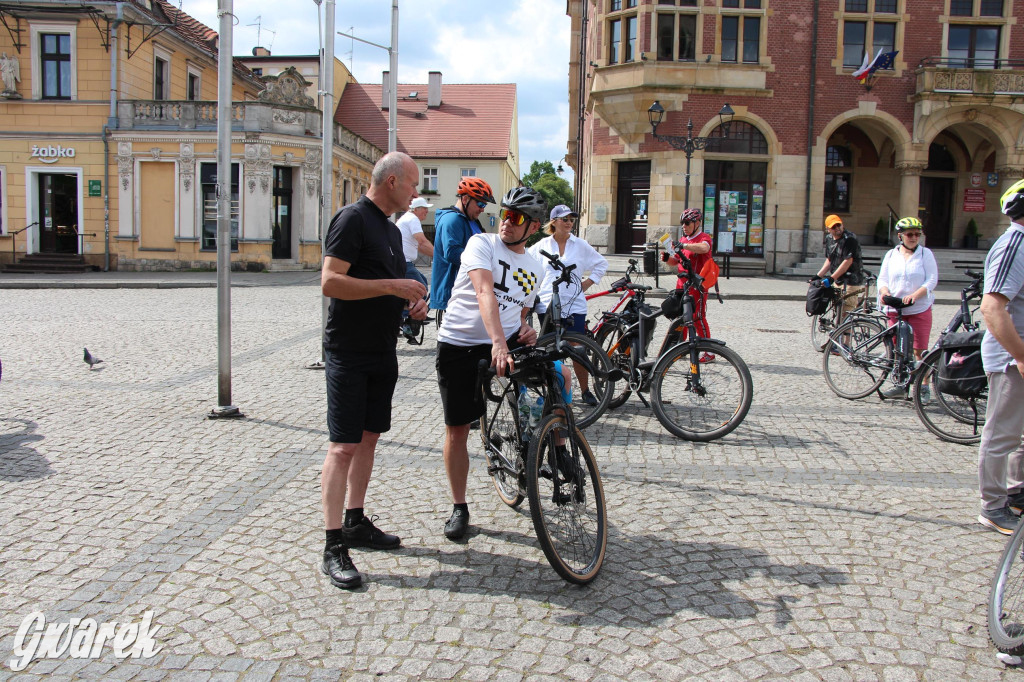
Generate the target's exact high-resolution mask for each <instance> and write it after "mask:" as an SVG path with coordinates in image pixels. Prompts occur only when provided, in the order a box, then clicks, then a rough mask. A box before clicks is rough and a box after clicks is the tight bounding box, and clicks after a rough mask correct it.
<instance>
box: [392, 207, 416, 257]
mask: <svg viewBox="0 0 1024 682" xmlns="http://www.w3.org/2000/svg"><path fill="white" fill-rule="evenodd" d="M395 225H397V226H398V229H399V230H401V231H402V251H404V252H405V260H406V261H407V262H409V263H413V262H415V261H416V257H417V256H419V250H420V247H419V245H417V243H416V234H417V233H419V232H422V231H423V226H422V225H421V224H420V219H419V218H417V217H416V214H415V213H413V212H412V211H407V212H406V213H405V214H404V215H402V217H401V218H399V219H398V222H397V223H395Z"/></svg>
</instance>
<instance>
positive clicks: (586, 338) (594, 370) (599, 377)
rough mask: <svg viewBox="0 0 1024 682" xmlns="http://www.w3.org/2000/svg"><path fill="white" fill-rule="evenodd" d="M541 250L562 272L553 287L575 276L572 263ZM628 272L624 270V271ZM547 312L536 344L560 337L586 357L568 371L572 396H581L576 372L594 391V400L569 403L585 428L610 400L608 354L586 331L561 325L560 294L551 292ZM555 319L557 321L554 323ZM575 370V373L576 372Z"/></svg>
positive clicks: (545, 343) (595, 418) (548, 342)
mask: <svg viewBox="0 0 1024 682" xmlns="http://www.w3.org/2000/svg"><path fill="white" fill-rule="evenodd" d="M541 253H542V254H543V255H544V256H545V257H546V258H548V259H549V260H550V261H551V263H552V265H553V266H554V267H555V269H556V270H561V272H562V274H561V275H560V276H559V278H558V280H557V281H556V282H555V286H557V285H558V284H559V283H563V282H570V281H572V279H573V278H574V277H576V275H574V274H573V272H574V270H575V269H576V266H575V265H568V266H567V265H565V264H563V263H562V261H561V260H559V259H558V257H557V256H553V255H552V254H550V253H547V252H546V251H541ZM627 272H628V271H627ZM548 312H549V313H550V314H548V315H546V316H545V318H544V323H543V324H542V327H541V332H542V335H541V336H540V338H538V339H537V346H538V347H547V346H551V345H552V344H553V343H555V341H556V339H558V338H560V339H562V340H563V341H565V342H567V343H569V344H571V345H572V346H573V347H574V348H575V349H576V350H577V351H578V353H579V354H581V355H582V356H583V357H584V358H586V360H587V362H586V364H584V363H581V362H577V361H576V360H575V359H573V361H572V362H573V368H572V369H573V371H572V372H570V376H571V377H572V379H571V380H572V394H573V395H575V396H582V395H583V385H582V383H581V382H580V378H579V377H580V374H582V375H583V376H585V377H587V384H588V387H589V388H590V389H591V391H592V392H593V394H594V397H595V399H596V403H595V404H593V405H588V404H586V403H585V402H583V400H582V399H581V400H574V401H573V404H572V410H573V412H574V414H575V416H576V425H577V426H579V427H580V428H581V429H585V428H587V427H588V426H590V425H591V424H593V423H594V422H596V421H597V419H598V418H599V417H600V416H601V415H602V414H604V412H605V410H607V409H608V403H609V401H610V400H611V396H612V394H613V392H614V391H615V381H614V380H613V379H608V376H609V372H610V371H611V369H612V368H611V364H610V362H609V361H608V357H607V356H606V355H605V353H604V350H603V349H602V348H601V346H600V344H598V343H597V341H595V340H594V338H593V337H592V336H590V335H588V334H580V333H577V332H569V331H565V330H564V329H563V325H562V324H561V320H562V303H561V297H560V296H559V295H558V292H557V291H555V292H554V295H553V296H552V298H551V303H550V304H549V311H548ZM555 320H557V321H558V323H557V324H556V323H555ZM548 329H555V330H556V331H558V332H559V334H560V335H559V336H558V337H556V336H555V334H554V333H552V332H547V331H546V330H548ZM577 372H578V373H577Z"/></svg>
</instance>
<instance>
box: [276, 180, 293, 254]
mask: <svg viewBox="0 0 1024 682" xmlns="http://www.w3.org/2000/svg"><path fill="white" fill-rule="evenodd" d="M271 221H272V223H273V234H274V246H273V248H272V257H273V258H292V169H291V168H289V167H288V166H274V215H273V216H272V217H271Z"/></svg>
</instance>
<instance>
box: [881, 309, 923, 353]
mask: <svg viewBox="0 0 1024 682" xmlns="http://www.w3.org/2000/svg"><path fill="white" fill-rule="evenodd" d="M887 316H888V317H889V326H890V327H891V326H893V325H894V324H896V313H887ZM903 319H904V320H906V321H907V324H909V325H910V328H911V329H913V330H914V350H928V337H929V336H931V333H932V309H931V308H929V309H928V310H925V311H924V312H920V313H914V314H913V315H904V316H903Z"/></svg>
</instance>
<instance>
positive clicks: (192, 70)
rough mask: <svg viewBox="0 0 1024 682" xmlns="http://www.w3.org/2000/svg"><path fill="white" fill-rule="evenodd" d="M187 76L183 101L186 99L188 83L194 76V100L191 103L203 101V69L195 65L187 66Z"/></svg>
mask: <svg viewBox="0 0 1024 682" xmlns="http://www.w3.org/2000/svg"><path fill="white" fill-rule="evenodd" d="M187 71H188V73H187V75H186V76H185V99H188V82H189V80H190V79H191V78H192V77H193V76H194V77H195V79H196V98H195V100H193V101H199V100H201V99H203V69H202V68H201V67H199V66H196V65H195V64H188V66H187Z"/></svg>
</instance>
